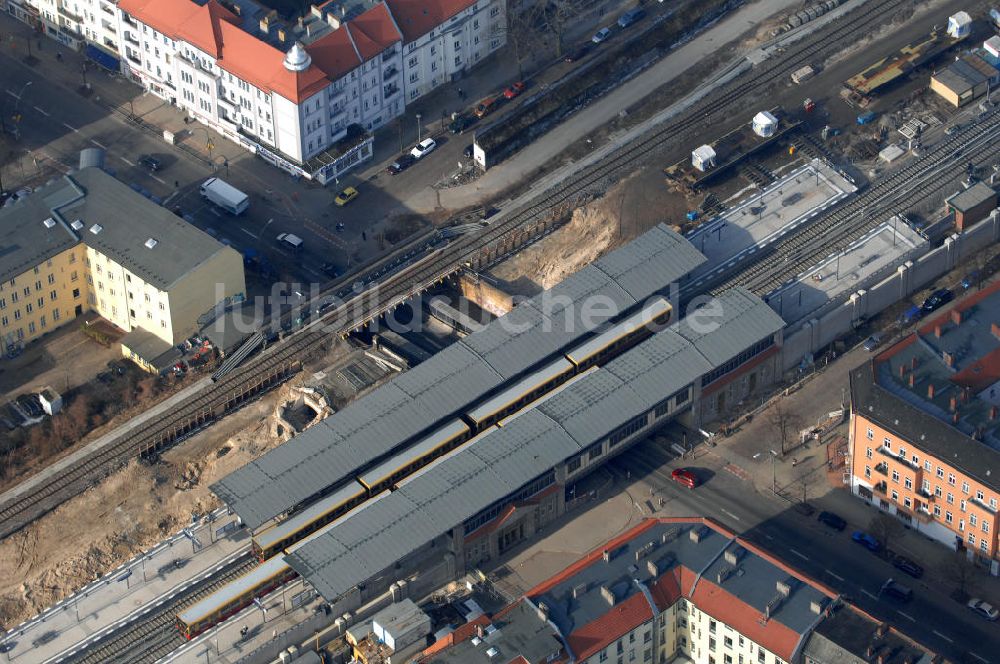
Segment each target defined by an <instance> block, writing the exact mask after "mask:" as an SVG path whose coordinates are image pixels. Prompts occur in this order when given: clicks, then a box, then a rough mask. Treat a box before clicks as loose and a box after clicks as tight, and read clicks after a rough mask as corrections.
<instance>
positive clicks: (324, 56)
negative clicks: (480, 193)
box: [8, 0, 507, 184]
mask: <svg viewBox="0 0 1000 664" xmlns="http://www.w3.org/2000/svg"><path fill="white" fill-rule="evenodd" d="M359 5H360V7H361V8H362V9H363V10H360V11H359V10H358V9H357V7H358V6H359ZM8 10H9V11H10V13H11V14H12V15H14V16H15V17H17V18H20V19H21V20H23V21H25V22H27V23H29V24H30V25H34V26H36V27H38V28H39V30H43V31H45V32H47V33H48V34H49V35H50V36H52V37H53V38H55V39H57V40H59V41H60V42H62V43H63V44H65V45H66V46H68V47H71V48H79V49H83V50H85V52H86V53H87V54H88V55H89V56H90V57H91V58H93V59H94V60H95V61H97V62H98V63H100V64H101V65H102V66H105V67H107V68H109V69H112V70H114V71H116V72H117V71H119V70H120V71H121V72H122V73H123V74H124V75H125V76H128V77H129V78H131V79H133V80H135V81H136V82H138V83H139V84H141V85H142V86H143V87H145V88H146V89H147V90H149V91H150V92H152V93H153V94H155V95H157V96H159V97H161V98H163V99H165V100H167V101H169V102H170V103H171V104H175V105H177V106H179V107H180V108H183V109H184V110H185V111H186V112H187V113H189V114H190V115H191V117H194V118H195V119H197V120H199V121H200V122H203V123H204V124H206V125H207V126H209V127H211V128H212V129H214V130H216V131H218V132H219V133H221V134H222V135H223V136H225V137H226V138H228V139H230V140H232V141H234V142H236V143H238V144H240V145H242V146H243V147H244V148H246V149H248V150H250V151H251V152H253V153H254V154H256V155H258V156H260V157H261V158H263V159H265V160H266V161H268V162H270V163H272V164H274V165H275V166H278V167H279V168H282V169H284V170H286V171H288V172H290V173H292V174H294V175H302V176H305V177H307V178H312V179H315V180H317V181H319V182H321V183H323V184H326V183H327V182H330V181H333V180H335V179H336V178H337V177H338V176H340V175H342V174H343V173H345V172H346V171H347V170H349V169H350V168H352V167H353V166H355V165H356V164H358V163H361V162H363V161H365V160H367V159H369V158H371V156H372V137H371V135H370V134H369V133H368V132H371V131H373V130H375V129H378V128H379V127H381V126H383V125H385V124H387V123H388V122H390V121H391V120H393V119H394V118H397V117H399V116H400V115H402V114H403V113H404V112H405V109H406V106H407V104H412V103H414V102H415V101H417V100H418V99H419V98H420V97H422V96H424V95H426V94H428V93H429V92H431V91H432V90H434V89H435V88H438V87H439V86H441V85H443V84H445V83H447V82H450V81H453V80H456V79H457V78H459V77H460V76H462V75H464V74H465V72H467V71H468V70H469V69H471V68H472V67H474V66H475V65H477V64H479V63H480V62H481V61H482V60H484V59H485V58H486V57H488V56H489V55H490V54H491V53H493V52H495V51H496V50H498V49H499V48H500V47H502V46H503V45H504V43H506V33H507V31H506V3H505V2H504V0H457V1H452V0H429V1H417V0H385V1H384V2H372V1H369V2H362V3H339V2H335V1H330V0H328V1H327V2H322V3H318V4H317V5H314V6H312V8H311V9H310V12H309V13H307V14H306V15H305V16H304V17H303V18H302V19H300V20H299V21H298V22H297V23H293V24H285V23H283V22H281V21H280V20H278V19H277V16H276V13H275V12H273V11H271V12H267V13H265V11H266V10H265V9H264V8H263V7H262V6H260V5H256V4H255V3H253V2H243V1H238V2H234V3H230V2H226V3H225V4H223V3H221V2H219V0H207V1H205V0H74V1H73V2H70V0H9V7H8Z"/></svg>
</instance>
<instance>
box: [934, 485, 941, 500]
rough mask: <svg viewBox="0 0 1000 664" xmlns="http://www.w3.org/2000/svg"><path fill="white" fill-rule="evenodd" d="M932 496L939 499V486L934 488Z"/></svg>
mask: <svg viewBox="0 0 1000 664" xmlns="http://www.w3.org/2000/svg"><path fill="white" fill-rule="evenodd" d="M934 495H935V496H937V497H938V498H940V497H941V487H939V486H935V487H934Z"/></svg>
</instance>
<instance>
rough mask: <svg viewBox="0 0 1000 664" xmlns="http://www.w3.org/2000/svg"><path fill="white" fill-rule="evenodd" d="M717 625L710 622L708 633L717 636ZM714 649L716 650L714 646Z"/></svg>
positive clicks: (712, 621)
mask: <svg viewBox="0 0 1000 664" xmlns="http://www.w3.org/2000/svg"><path fill="white" fill-rule="evenodd" d="M716 624H717V623H716V622H715V621H714V620H709V621H708V632H709V634H715V627H716ZM712 647H713V648H714V647H715V646H712Z"/></svg>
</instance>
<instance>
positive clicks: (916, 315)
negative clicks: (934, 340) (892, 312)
mask: <svg viewBox="0 0 1000 664" xmlns="http://www.w3.org/2000/svg"><path fill="white" fill-rule="evenodd" d="M923 316H924V310H923V309H921V308H920V307H918V306H917V305H915V304H914V305H913V306H911V307H910V308H909V309H907V310H906V311H904V312H903V313H902V314H900V316H899V322H900V323H901V324H902V325H909V324H910V323H915V322H917V321H918V320H920V319H921V318H923Z"/></svg>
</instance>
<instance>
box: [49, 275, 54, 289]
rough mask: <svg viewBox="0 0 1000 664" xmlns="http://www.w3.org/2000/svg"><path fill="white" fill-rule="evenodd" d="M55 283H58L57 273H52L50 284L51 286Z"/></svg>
mask: <svg viewBox="0 0 1000 664" xmlns="http://www.w3.org/2000/svg"><path fill="white" fill-rule="evenodd" d="M54 283H56V275H54V274H50V275H49V285H50V286H51V285H52V284H54Z"/></svg>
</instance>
